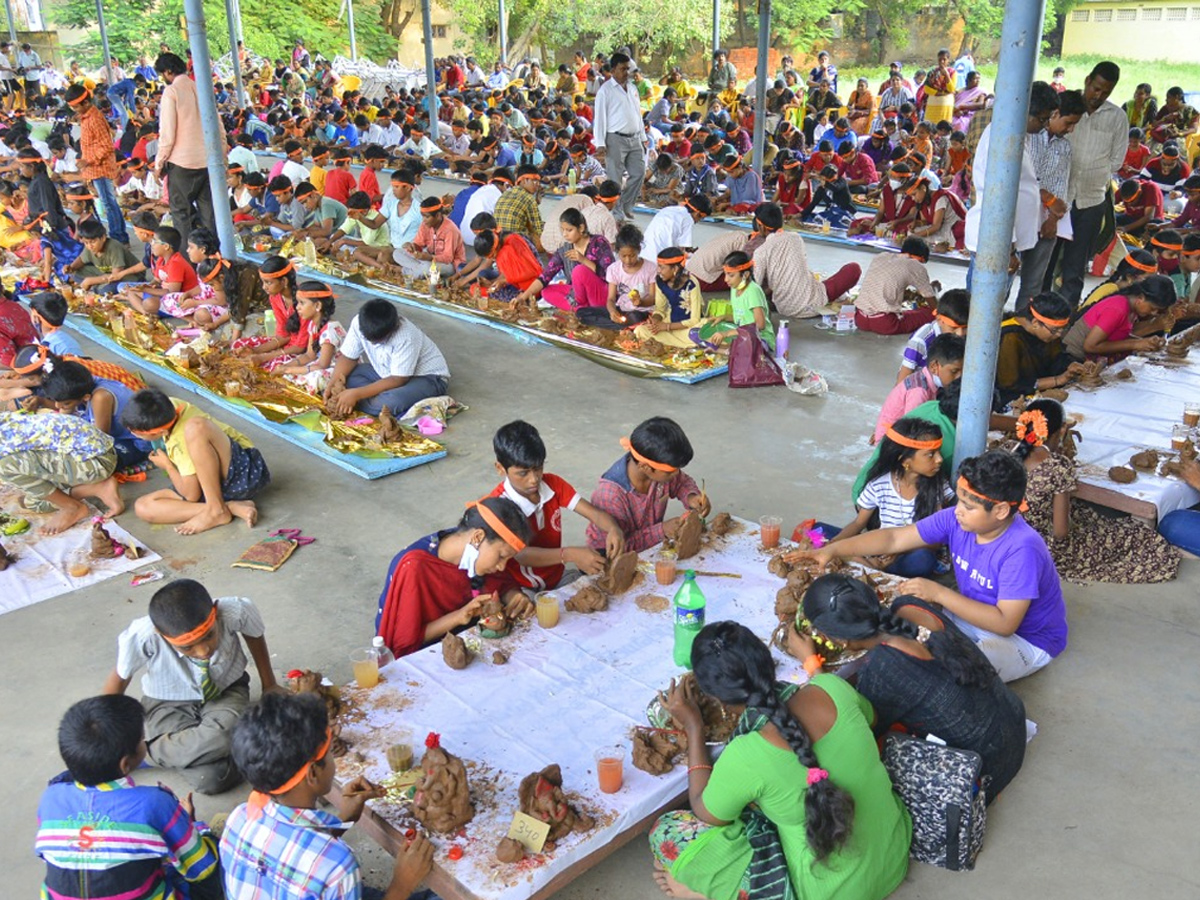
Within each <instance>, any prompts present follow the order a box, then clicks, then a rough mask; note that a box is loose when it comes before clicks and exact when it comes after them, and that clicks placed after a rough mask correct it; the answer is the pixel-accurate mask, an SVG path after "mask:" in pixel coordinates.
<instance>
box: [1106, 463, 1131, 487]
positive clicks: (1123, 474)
mask: <svg viewBox="0 0 1200 900" xmlns="http://www.w3.org/2000/svg"><path fill="white" fill-rule="evenodd" d="M1108 477H1109V478H1111V479H1112V480H1113V481H1115V482H1117V484H1130V483H1131V482H1134V481H1137V472H1135V471H1133V469H1130V468H1129V467H1127V466H1113V467H1112V468H1111V469H1109V470H1108Z"/></svg>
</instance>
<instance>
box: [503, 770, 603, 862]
mask: <svg viewBox="0 0 1200 900" xmlns="http://www.w3.org/2000/svg"><path fill="white" fill-rule="evenodd" d="M517 799H518V801H519V803H520V808H521V812H523V813H525V814H526V815H529V816H533V818H535V819H537V820H538V821H539V822H546V823H547V824H549V826H550V831H549V833H548V834H547V835H546V842H547V846H548V845H549V843H550V842H552V841H553V842H557V841H560V840H562V839H563V838H564V837H566V836H567V835H568V834H570V833H571V832H572V831H586V830H587V829H589V828H591V827H592V820H591V818H590V817H588V816H585V815H581V814H580V813H578V812H576V811H575V810H573V809H572V808H571V805H570V804H569V803H567V798H566V795H565V794H563V789H562V769H560V768H559V767H558V764H557V763H555V764H554V765H550V766H546V768H544V769H542V771H540V772H534V773H533V774H531V775H526V776H525V777H524V778H523V779H521V786H520V787H519V788H517Z"/></svg>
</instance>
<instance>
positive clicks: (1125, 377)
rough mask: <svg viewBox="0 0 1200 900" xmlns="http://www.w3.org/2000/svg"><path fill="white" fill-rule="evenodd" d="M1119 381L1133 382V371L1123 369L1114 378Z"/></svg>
mask: <svg viewBox="0 0 1200 900" xmlns="http://www.w3.org/2000/svg"><path fill="white" fill-rule="evenodd" d="M1114 377H1115V378H1116V379H1117V380H1118V381H1132V380H1133V369H1122V370H1121V371H1120V372H1118V373H1117V374H1116V375H1115V376H1114Z"/></svg>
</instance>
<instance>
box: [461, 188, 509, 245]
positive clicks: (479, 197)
mask: <svg viewBox="0 0 1200 900" xmlns="http://www.w3.org/2000/svg"><path fill="white" fill-rule="evenodd" d="M511 185H512V170H511V169H497V170H496V171H495V172H493V173H492V181H491V183H489V184H485V185H484V186H483V187H481V188H480V189H479V190H477V191H476V192H475V193H474V194H472V195H471V199H470V200H468V201H467V208H466V211H464V212H463V217H462V228H461V229H459V230H460V231H462V236H463V240H464V241H465V242H466V244H467V246H468V247H470V246H471V244H473V243H474V242H475V232H474V231H472V230H471V222H472V220H474V218H475V217H476V216H477V215H479V214H480V213H482V212H485V213H494V212H495V211H496V201H497V200H499V199H500V195H501V194H503V193H504V191H505V190H506V189H507V188H508V187H510V186H511Z"/></svg>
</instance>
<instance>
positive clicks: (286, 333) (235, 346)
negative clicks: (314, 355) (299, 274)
mask: <svg viewBox="0 0 1200 900" xmlns="http://www.w3.org/2000/svg"><path fill="white" fill-rule="evenodd" d="M258 274H259V275H260V276H261V277H262V283H263V289H264V290H266V292H267V296H268V297H269V298H270V303H271V311H272V312H273V313H275V334H273V335H271V336H269V337H268V336H267V335H266V334H258V335H255V336H253V337H246V338H239V339H238V340H236V341H234V342H233V343H232V344H230V349H232V350H233V352H234V353H236V354H237V355H238V356H245V355H249V357H250V359H251V361H252V362H254V363H256V364H257V365H261V366H267V367H268V368H274V365H280V364H281V363H279V362H275V360H277V359H280V358H284V359H289V360H290V359H291V358H292V357H293V356H295V355H296V354H297V353H303V352H304V350H305V349H306V348H307V347H308V332H309V326H310V323H309V321H308V320H307V319H304V320H302V319H301V318H300V315H299V314H298V313H297V312H296V293H297V289H296V267H295V266H294V265H293V264H292V261H291V260H289V259H286V258H284V257H282V256H268V257H267V258H266V260H265V261H264V262H263V264H262V267H261V268H260V269H259V270H258ZM272 363H274V365H272Z"/></svg>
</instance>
